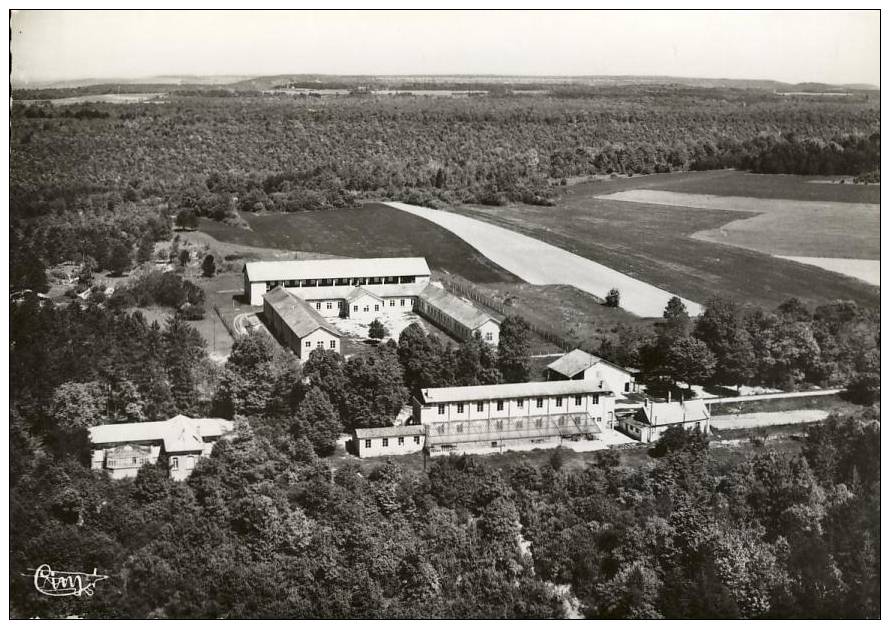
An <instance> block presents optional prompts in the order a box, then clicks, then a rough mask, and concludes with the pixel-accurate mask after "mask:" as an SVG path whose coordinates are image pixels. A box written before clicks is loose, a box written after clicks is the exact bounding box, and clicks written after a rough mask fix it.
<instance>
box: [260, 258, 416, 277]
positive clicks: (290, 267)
mask: <svg viewBox="0 0 890 639" xmlns="http://www.w3.org/2000/svg"><path fill="white" fill-rule="evenodd" d="M244 271H245V272H246V273H247V279H249V280H250V281H251V282H269V281H281V280H314V279H332V278H342V277H394V276H396V275H415V276H421V277H422V276H426V277H429V275H430V267H429V265H428V264H427V263H426V259H425V258H423V257H375V258H370V259H334V260H288V261H281V262H248V263H247V264H245V265H244Z"/></svg>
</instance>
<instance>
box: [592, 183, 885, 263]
mask: <svg viewBox="0 0 890 639" xmlns="http://www.w3.org/2000/svg"><path fill="white" fill-rule="evenodd" d="M601 197H603V198H605V199H614V200H619V201H622V202H636V203H639V204H657V205H666V206H676V207H683V208H692V209H707V210H723V211H740V212H745V213H757V214H758V215H754V216H753V217H746V218H743V219H737V220H733V221H731V222H728V223H727V224H724V225H722V226H721V227H719V228H715V229H706V230H702V231H698V232H696V233H694V234H693V235H692V237H693V238H696V239H701V240H707V241H710V242H719V243H721V244H730V245H732V246H738V247H741V248H748V249H751V250H754V251H761V252H763V253H769V254H770V255H791V256H804V257H817V258H854V259H863V260H864V259H872V260H877V259H879V258H880V256H881V245H880V234H881V220H880V207H879V206H878V205H876V204H858V203H849V202H813V201H805V200H787V199H785V200H782V199H770V198H760V197H739V196H719V195H706V194H692V193H674V192H671V191H655V190H650V189H632V190H629V191H621V192H618V193H612V194H608V195H603V196H601Z"/></svg>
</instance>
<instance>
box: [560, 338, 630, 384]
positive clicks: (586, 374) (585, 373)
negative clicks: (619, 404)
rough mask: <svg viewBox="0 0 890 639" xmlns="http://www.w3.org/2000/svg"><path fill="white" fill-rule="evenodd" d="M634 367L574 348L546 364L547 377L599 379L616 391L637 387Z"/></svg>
mask: <svg viewBox="0 0 890 639" xmlns="http://www.w3.org/2000/svg"><path fill="white" fill-rule="evenodd" d="M638 372H639V371H638V370H637V369H635V368H625V367H623V366H619V365H618V364H613V363H612V362H609V361H606V360H604V359H603V358H602V357H597V356H596V355H591V354H590V353H588V352H586V351H582V350H581V349H579V348H576V349H575V350H573V351H572V352H570V353H566V354H565V355H563V356H562V357H560V358H559V359H557V360H556V361H554V362H552V363H551V364H549V365H548V366H547V379H549V380H553V381H558V380H565V379H596V380H598V379H601V380H603V381H605V382H606V384H608V385H609V388H612V389H614V390H615V391H616V392H618V393H629V392H632V391H635V390H636V389H637V383H636V379H635V377H636V374H637V373H638Z"/></svg>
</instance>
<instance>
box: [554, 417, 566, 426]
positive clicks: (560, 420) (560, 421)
mask: <svg viewBox="0 0 890 639" xmlns="http://www.w3.org/2000/svg"><path fill="white" fill-rule="evenodd" d="M556 424H557V425H558V426H565V424H566V416H565V415H560V416H559V418H557V420H556Z"/></svg>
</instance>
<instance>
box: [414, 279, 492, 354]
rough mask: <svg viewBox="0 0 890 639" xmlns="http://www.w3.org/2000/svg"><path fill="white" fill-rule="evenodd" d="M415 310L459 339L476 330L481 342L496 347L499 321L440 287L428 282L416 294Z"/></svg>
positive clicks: (463, 338)
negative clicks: (418, 293)
mask: <svg viewBox="0 0 890 639" xmlns="http://www.w3.org/2000/svg"><path fill="white" fill-rule="evenodd" d="M415 310H416V311H417V312H418V313H419V314H420V315H422V316H423V317H425V318H427V319H428V320H430V321H431V322H432V323H433V324H435V325H437V326H438V327H439V328H441V329H442V330H444V331H445V332H446V333H450V334H451V335H453V336H454V337H457V338H458V339H460V340H468V339H469V338H470V337H471V336H472V335H473V333H476V332H478V333H479V334H480V335H481V336H482V339H483V340H484V341H486V342H488V343H489V344H491V345H492V346H497V343H498V340H499V338H500V330H501V323H500V321H498V320H496V319H495V318H494V317H492V316H491V315H489V314H488V313H486V312H485V311H483V310H481V309H479V308H477V307H476V306H474V305H473V304H471V303H470V302H468V301H467V300H465V299H462V298H460V297H457V296H456V295H452V294H451V293H449V292H448V291H446V290H445V289H444V288H442V287H440V286H436V285H435V284H430V285H428V286H427V287H426V288H424V289H423V291H421V292H420V295H418V297H417V303H416V305H415Z"/></svg>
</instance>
